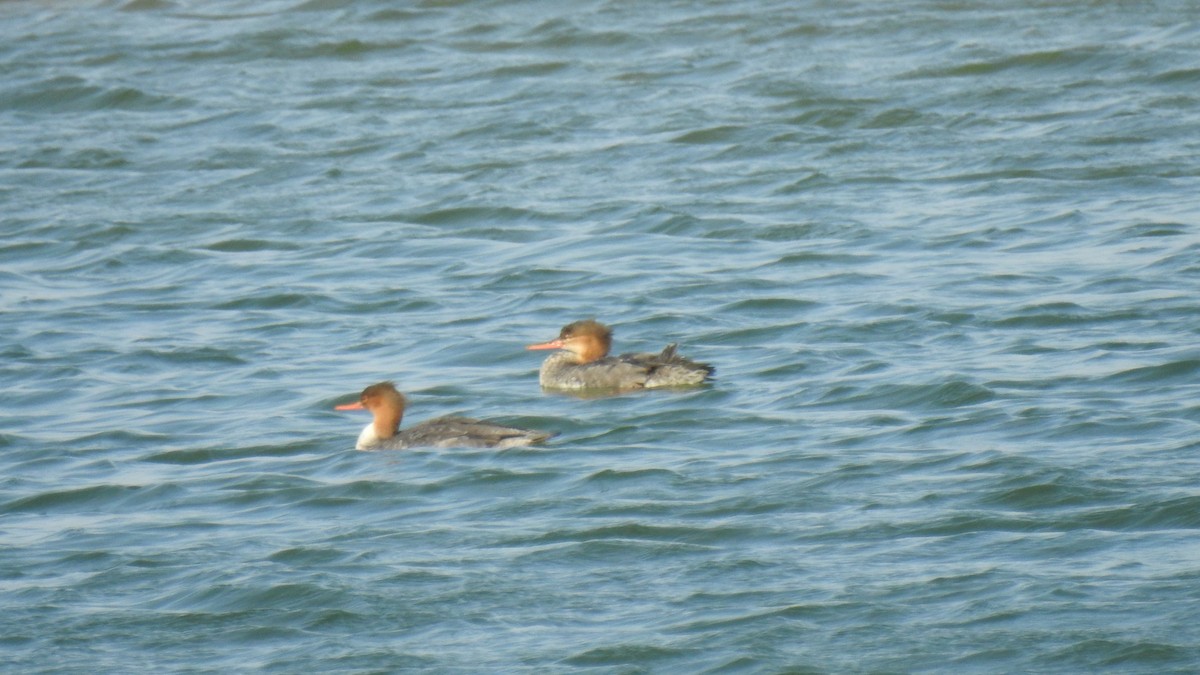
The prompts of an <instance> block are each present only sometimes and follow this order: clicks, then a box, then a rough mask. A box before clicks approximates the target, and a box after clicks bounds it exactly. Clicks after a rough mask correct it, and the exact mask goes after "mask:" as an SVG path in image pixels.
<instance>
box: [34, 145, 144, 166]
mask: <svg viewBox="0 0 1200 675" xmlns="http://www.w3.org/2000/svg"><path fill="white" fill-rule="evenodd" d="M129 164H130V162H129V160H128V159H126V157H125V155H124V154H123V153H121V152H119V151H116V150H110V149H107V148H84V149H80V150H65V149H63V148H57V147H51V148H38V149H37V150H35V151H34V152H33V154H32V155H30V156H29V157H27V158H26V159H24V160H22V161H21V163H20V164H18V165H17V166H18V168H21V169H60V170H80V171H89V170H96V169H119V168H122V167H126V166H128V165H129Z"/></svg>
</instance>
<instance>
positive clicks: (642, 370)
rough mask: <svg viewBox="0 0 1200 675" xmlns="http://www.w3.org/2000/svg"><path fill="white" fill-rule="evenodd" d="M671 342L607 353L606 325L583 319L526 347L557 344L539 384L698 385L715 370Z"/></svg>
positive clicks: (574, 386) (609, 334) (609, 386)
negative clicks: (657, 348)
mask: <svg viewBox="0 0 1200 675" xmlns="http://www.w3.org/2000/svg"><path fill="white" fill-rule="evenodd" d="M675 346H676V345H675V343H671V344H669V345H667V346H666V348H665V349H663V350H662V352H661V353H658V354H649V353H647V354H622V355H620V356H608V350H609V349H610V348H611V347H612V330H611V329H609V327H608V326H605V325H604V324H602V323H600V322H598V321H594V320H592V319H587V320H584V321H576V322H575V323H572V324H568V325H567V326H565V327H564V328H563V329H562V331H561V332H560V333H559V334H558V339H557V340H551V341H550V342H543V343H542V344H536V345H529V346H528V347H526V349H560V350H562V351H558V352H555V353H553V354H551V355H550V356H548V357H546V360H545V361H544V362H543V363H542V369H541V372H540V373H539V374H538V381H539V382H540V383H541V385H542V387H543V388H544V389H566V390H582V389H621V390H626V389H653V388H660V387H688V386H694V385H697V384H703V383H704V381H705V380H706V379H708V377H709V376H710V375H712V373H713V371H714V370H716V369H715V368H713V367H712V366H710V365H708V364H707V363H696V362H695V361H692V360H690V359H685V358H684V357H682V356H679V355H678V354H676V353H675Z"/></svg>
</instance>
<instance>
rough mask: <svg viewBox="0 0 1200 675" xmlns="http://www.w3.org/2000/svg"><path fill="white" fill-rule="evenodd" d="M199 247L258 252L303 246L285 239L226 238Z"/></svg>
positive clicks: (215, 249) (298, 248)
mask: <svg viewBox="0 0 1200 675" xmlns="http://www.w3.org/2000/svg"><path fill="white" fill-rule="evenodd" d="M200 248H201V249H202V250H205V251H216V252H218V253H259V252H262V251H298V250H301V249H302V248H303V246H301V245H300V244H294V243H291V242H285V241H270V240H263V239H226V240H223V241H218V242H214V243H212V244H205V245H204V246H201V247H200Z"/></svg>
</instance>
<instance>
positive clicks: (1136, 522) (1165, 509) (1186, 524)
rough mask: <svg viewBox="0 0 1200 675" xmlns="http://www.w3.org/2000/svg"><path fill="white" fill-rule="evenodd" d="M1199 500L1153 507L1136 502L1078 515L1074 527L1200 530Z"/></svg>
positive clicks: (1174, 500)
mask: <svg viewBox="0 0 1200 675" xmlns="http://www.w3.org/2000/svg"><path fill="white" fill-rule="evenodd" d="M1197 507H1200V497H1196V496H1187V497H1177V498H1172V499H1164V500H1160V501H1156V502H1153V503H1143V502H1140V501H1139V502H1135V503H1133V504H1127V505H1122V506H1120V507H1115V508H1102V509H1095V510H1092V511H1090V512H1088V513H1083V514H1077V515H1076V516H1075V517H1074V518H1073V519H1072V520H1071V521H1070V522H1071V523H1072V524H1073V525H1074V526H1076V527H1091V528H1095V529H1102V530H1117V531H1161V530H1188V531H1190V530H1196V529H1200V510H1198V509H1197Z"/></svg>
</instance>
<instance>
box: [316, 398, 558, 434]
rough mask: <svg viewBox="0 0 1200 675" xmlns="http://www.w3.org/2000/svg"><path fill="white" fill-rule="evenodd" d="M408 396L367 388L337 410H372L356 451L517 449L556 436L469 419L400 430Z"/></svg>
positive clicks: (439, 420) (441, 420) (446, 419)
mask: <svg viewBox="0 0 1200 675" xmlns="http://www.w3.org/2000/svg"><path fill="white" fill-rule="evenodd" d="M404 405H405V399H404V395H403V394H401V393H400V392H399V391H397V390H396V385H394V384H392V383H391V382H380V383H379V384H373V385H371V386H369V387H367V388H366V389H363V391H362V395H360V396H359V399H358V401H357V402H355V403H347V404H345V405H339V406H336V407H335V408H334V410H363V409H366V410H369V411H371V414H372V415H374V416H375V419H374V421H372V422H371V423H370V424H368V425H367V426H366V428H364V429H363V430H362V433H361V434H359V435H358V443H357V444H356V445H355V446H354V448H355V449H356V450H404V449H405V448H515V447H518V446H522V445H530V444H532V443H540V442H542V441H544V440H546V439H547V438H550V437H551V436H554V435H555V434H552V433H546V432H542V431H531V430H529V429H518V428H516V427H506V426H502V425H499V424H492V423H491V422H484V421H481V420H476V419H471V418H469V417H439V418H437V419H432V420H429V421H427V422H421V423H420V424H417V425H415V426H412V427H409V428H407V429H405V430H404V431H400V418H402V417H404Z"/></svg>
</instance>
